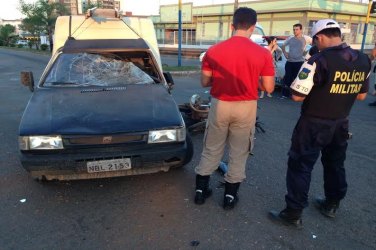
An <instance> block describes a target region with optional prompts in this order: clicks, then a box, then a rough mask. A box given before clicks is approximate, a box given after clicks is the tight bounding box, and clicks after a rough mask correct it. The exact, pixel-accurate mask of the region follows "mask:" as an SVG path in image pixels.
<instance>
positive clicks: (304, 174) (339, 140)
mask: <svg viewBox="0 0 376 250" xmlns="http://www.w3.org/2000/svg"><path fill="white" fill-rule="evenodd" d="M347 138H348V120H347V118H346V119H338V120H326V119H320V118H313V117H304V116H301V117H300V119H299V121H298V123H297V124H296V126H295V129H294V132H293V135H292V139H291V148H290V151H289V153H288V155H289V159H288V169H287V175H286V185H287V195H286V196H285V200H286V204H287V206H288V207H290V208H293V209H303V208H305V207H307V206H308V192H309V186H310V183H311V172H312V169H313V165H314V164H315V162H316V160H317V159H318V157H319V154H320V151H321V162H322V164H323V167H324V191H325V197H326V198H328V199H331V200H338V201H339V200H341V199H343V198H344V197H345V195H346V191H347V183H346V172H345V168H344V162H345V159H346V149H347Z"/></svg>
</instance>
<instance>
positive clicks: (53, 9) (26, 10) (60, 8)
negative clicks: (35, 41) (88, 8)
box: [19, 0, 69, 51]
mask: <svg viewBox="0 0 376 250" xmlns="http://www.w3.org/2000/svg"><path fill="white" fill-rule="evenodd" d="M19 3H20V11H21V13H22V14H24V15H25V16H26V18H25V19H24V20H23V22H22V24H23V25H24V26H23V27H24V28H25V30H26V31H28V32H30V33H32V32H34V33H35V32H39V35H40V34H41V32H46V33H47V35H48V38H49V41H50V51H52V47H53V39H52V34H53V32H54V29H55V22H56V19H57V17H58V16H61V15H67V14H69V11H68V10H67V9H66V8H65V5H64V4H61V3H49V1H48V0H38V1H36V2H35V3H25V2H24V0H20V2H19ZM25 20H26V21H25Z"/></svg>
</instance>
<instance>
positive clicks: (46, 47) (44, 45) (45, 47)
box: [40, 44, 48, 51]
mask: <svg viewBox="0 0 376 250" xmlns="http://www.w3.org/2000/svg"><path fill="white" fill-rule="evenodd" d="M40 49H41V50H43V51H46V50H47V49H48V45H47V44H41V45H40Z"/></svg>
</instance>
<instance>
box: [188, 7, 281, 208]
mask: <svg viewBox="0 0 376 250" xmlns="http://www.w3.org/2000/svg"><path fill="white" fill-rule="evenodd" d="M256 21H257V14H256V12H255V11H254V10H253V9H250V8H239V9H237V10H236V11H235V13H234V17H233V24H232V26H231V27H232V29H233V31H234V33H233V36H232V37H231V38H230V39H228V40H226V41H223V42H221V43H218V44H216V45H214V46H212V47H211V48H210V49H209V50H208V52H207V53H206V55H205V57H204V59H203V62H202V74H201V85H202V86H203V87H211V91H210V94H211V96H212V99H211V108H210V111H209V117H208V122H207V128H206V131H205V136H204V145H203V152H202V155H201V160H200V163H199V165H198V166H197V167H196V169H195V171H196V174H197V175H196V194H195V203H196V204H203V203H204V202H205V199H206V198H208V197H209V196H210V195H211V193H212V191H211V189H210V188H209V179H210V175H211V174H212V173H213V172H214V171H215V170H216V169H217V168H218V165H219V163H220V160H221V158H222V156H223V152H224V148H225V144H226V142H227V144H228V147H229V166H228V172H227V173H226V174H225V181H226V183H225V194H224V203H223V208H224V209H232V208H234V206H235V204H236V202H237V201H238V197H237V192H238V189H239V186H240V183H241V182H242V181H243V180H244V179H245V164H246V161H247V157H248V155H249V150H250V146H251V138H253V135H252V131H254V126H255V123H256V109H257V99H258V88H260V89H261V90H263V91H266V92H268V93H271V92H273V90H274V65H273V59H272V56H271V54H270V52H269V51H268V50H266V49H265V48H263V47H261V46H260V45H258V44H256V43H254V42H252V41H251V39H249V37H250V36H251V34H252V32H253V30H254V29H255V25H256Z"/></svg>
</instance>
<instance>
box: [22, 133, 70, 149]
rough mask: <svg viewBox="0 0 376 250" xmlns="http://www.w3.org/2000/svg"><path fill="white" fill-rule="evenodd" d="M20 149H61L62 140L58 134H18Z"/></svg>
mask: <svg viewBox="0 0 376 250" xmlns="http://www.w3.org/2000/svg"><path fill="white" fill-rule="evenodd" d="M18 141H19V147H20V150H51V149H63V148H64V146H63V140H62V139H61V136H60V135H56V136H20V137H19V139H18Z"/></svg>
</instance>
